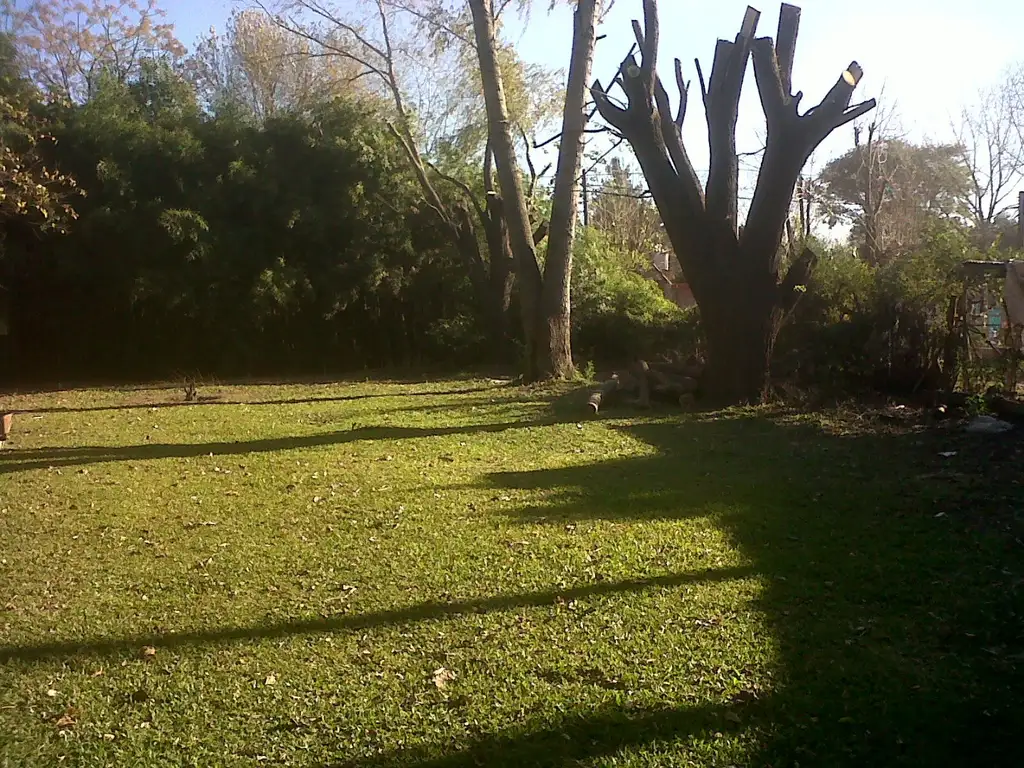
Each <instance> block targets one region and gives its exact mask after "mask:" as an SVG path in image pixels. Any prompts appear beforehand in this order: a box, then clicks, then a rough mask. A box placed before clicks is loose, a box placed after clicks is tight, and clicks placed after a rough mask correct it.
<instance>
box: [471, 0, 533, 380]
mask: <svg viewBox="0 0 1024 768" xmlns="http://www.w3.org/2000/svg"><path fill="white" fill-rule="evenodd" d="M469 6H470V9H471V11H472V13H473V31H474V33H475V37H476V48H477V57H478V59H479V62H480V78H481V81H482V83H483V90H484V102H485V105H486V109H487V124H488V127H489V135H490V141H491V149H492V151H493V152H494V162H495V165H496V167H497V172H498V187H499V189H500V190H501V198H502V208H503V212H504V215H505V222H506V224H507V226H508V239H509V244H510V245H511V248H512V255H513V257H514V259H515V269H516V274H517V276H518V278H519V293H520V299H521V302H522V316H523V323H524V328H523V331H524V339H525V340H526V342H527V346H528V347H534V340H535V339H536V318H537V317H538V316H539V312H540V305H541V289H542V282H543V278H542V277H541V273H540V267H539V266H538V265H537V254H536V251H535V250H534V244H533V231H532V228H531V226H530V216H529V212H528V211H527V207H526V196H525V194H524V192H523V183H522V176H521V174H520V173H519V164H518V163H517V162H516V152H515V144H514V141H513V138H512V127H511V123H510V120H509V115H508V105H507V104H506V101H505V87H504V83H503V82H502V78H501V69H500V67H499V66H498V59H497V53H496V50H495V44H496V40H495V35H496V33H495V29H494V13H493V7H492V2H491V0H470V2H469ZM528 352H529V356H528V358H527V360H528V363H527V371H526V374H527V376H528V377H529V378H533V377H534V376H535V375H536V374H537V371H536V369H535V364H534V352H533V349H532V348H531V349H529V350H528Z"/></svg>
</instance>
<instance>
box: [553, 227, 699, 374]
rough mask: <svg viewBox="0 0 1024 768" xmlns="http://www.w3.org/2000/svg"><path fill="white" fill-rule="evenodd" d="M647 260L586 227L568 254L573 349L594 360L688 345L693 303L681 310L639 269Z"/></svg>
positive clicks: (691, 345) (694, 326)
mask: <svg viewBox="0 0 1024 768" xmlns="http://www.w3.org/2000/svg"><path fill="white" fill-rule="evenodd" d="M648 265H649V262H647V260H646V257H645V256H644V255H643V254H639V253H630V252H624V251H621V250H619V249H617V248H614V247H613V246H611V245H610V243H609V241H608V239H607V237H605V235H603V234H602V233H601V232H599V231H596V230H593V229H587V230H584V231H583V232H582V233H581V235H580V237H579V238H578V239H577V243H576V249H575V252H574V254H573V276H572V318H573V320H572V325H573V350H574V352H575V353H576V355H577V357H578V358H581V359H585V360H589V361H594V362H595V363H598V364H612V365H615V364H621V363H623V362H626V361H628V360H630V359H632V358H633V357H637V356H639V357H653V356H655V355H657V354H658V353H660V352H664V351H667V350H683V351H687V352H689V351H692V350H694V349H695V348H696V346H697V344H698V339H699V323H698V319H697V312H696V309H691V310H683V309H680V308H679V307H677V306H676V305H675V304H673V303H672V302H671V301H669V300H668V299H666V298H665V296H664V294H663V293H662V291H661V288H660V287H659V286H658V284H657V283H656V282H655V281H654V280H652V279H650V278H649V277H645V276H644V275H642V274H641V271H642V270H644V269H645V268H647V267H648Z"/></svg>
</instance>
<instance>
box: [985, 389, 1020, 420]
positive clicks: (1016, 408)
mask: <svg viewBox="0 0 1024 768" xmlns="http://www.w3.org/2000/svg"><path fill="white" fill-rule="evenodd" d="M985 404H986V405H987V406H988V407H989V409H991V411H992V413H994V414H996V415H997V416H998V417H999V418H1001V419H1004V420H1006V421H1014V422H1017V423H1020V422H1024V403H1022V402H1020V401H1019V400H1011V399H1010V398H1008V397H1003V396H1002V395H996V394H991V395H988V396H986V397H985Z"/></svg>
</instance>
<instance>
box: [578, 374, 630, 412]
mask: <svg viewBox="0 0 1024 768" xmlns="http://www.w3.org/2000/svg"><path fill="white" fill-rule="evenodd" d="M621 388H622V380H621V379H620V378H619V374H617V373H614V374H612V377H611V378H610V379H608V381H606V382H604V383H602V384H601V386H600V387H598V388H597V389H595V390H594V391H593V392H591V393H590V397H588V398H587V407H588V408H590V410H591V411H593V412H594V413H595V414H596V413H597V412H598V411H600V410H601V403H602V402H603V401H604V400H605V399H607V398H610V397H611V396H612V395H614V394H616V393H617V392H618V391H619V390H620V389H621Z"/></svg>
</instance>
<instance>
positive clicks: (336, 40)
mask: <svg viewBox="0 0 1024 768" xmlns="http://www.w3.org/2000/svg"><path fill="white" fill-rule="evenodd" d="M358 11H362V12H364V13H363V16H365V17H366V18H362V19H361V20H357V19H356V18H354V17H353V14H355V13H356V12H358ZM410 14H411V15H412V18H414V19H419V20H425V21H426V22H427V23H428V25H429V26H432V27H437V26H438V25H444V28H445V30H446V31H447V32H450V33H451V34H453V35H454V36H455V38H456V39H457V40H459V41H460V42H463V43H465V42H466V41H467V38H465V35H464V34H463V33H462V32H461V31H460V30H459V29H457V28H456V24H458V23H461V22H460V19H459V18H458V16H457V15H456V16H455V22H454V23H453V24H449V23H448V20H449V14H448V13H447V12H446V11H445V9H444V8H441V7H439V6H434V5H433V4H432V3H414V2H408V1H405V0H403V2H393V1H392V0H360V2H358V3H356V4H354V5H350V6H348V7H347V8H346V11H345V12H342V11H341V10H340V9H337V8H333V7H332V6H330V5H328V4H326V3H323V2H321V0H283V2H281V3H279V4H278V6H276V10H275V12H274V13H273V14H272V15H271V18H273V20H274V22H275V23H276V24H277V25H278V26H280V27H281V28H282V29H285V30H287V31H289V32H291V33H293V34H295V35H297V36H299V37H302V38H304V39H306V40H309V41H310V42H312V43H314V44H315V45H316V46H317V47H318V48H319V50H320V53H319V54H317V55H327V56H335V57H340V58H343V59H347V60H348V61H351V62H353V63H355V64H356V65H357V66H358V67H359V75H360V76H361V77H365V78H366V80H367V81H369V82H370V83H372V84H374V86H375V87H377V88H379V89H380V90H381V92H382V93H384V94H385V95H386V97H387V99H388V100H389V101H390V102H391V113H392V119H391V120H390V121H389V123H388V126H389V129H390V130H391V132H392V134H393V135H394V137H395V139H396V140H397V141H398V143H399V144H400V146H401V147H402V149H403V151H404V152H405V155H406V157H407V159H408V161H409V164H410V166H411V168H412V170H413V172H414V174H415V176H416V178H417V180H418V182H419V184H420V187H421V189H422V192H423V195H424V204H425V207H426V208H427V209H428V210H430V211H431V212H433V213H434V214H435V215H436V216H437V218H438V219H439V220H440V221H441V223H442V225H443V226H444V227H445V228H446V229H447V230H448V231H449V232H450V236H451V238H452V241H453V242H454V243H455V244H456V247H457V248H458V249H459V252H460V253H461V254H462V257H463V261H464V264H465V265H466V269H467V271H468V274H469V275H470V277H471V280H472V283H473V285H474V290H475V292H476V294H477V296H478V301H479V305H480V307H481V312H482V315H483V316H484V317H485V318H488V320H489V324H490V328H491V334H492V336H493V338H494V341H495V347H496V348H498V349H501V348H504V347H505V346H506V345H505V344H504V338H505V336H506V334H507V332H508V331H509V325H510V321H509V316H510V310H511V297H512V284H513V274H514V272H513V259H512V250H511V246H510V243H509V238H508V234H507V226H506V216H507V206H506V205H505V204H504V202H503V200H502V198H501V196H500V195H497V194H494V189H493V186H492V183H491V173H490V169H491V163H492V159H493V154H492V152H491V151H490V148H488V149H487V150H485V151H484V152H483V153H482V155H483V157H482V159H481V162H482V165H483V170H484V173H483V191H484V194H483V196H481V195H478V194H477V193H476V192H475V191H474V190H473V188H472V187H471V186H470V184H469V183H467V181H466V180H464V179H460V178H458V177H456V176H453V175H452V174H451V173H447V172H444V171H443V170H442V169H439V168H437V167H436V166H435V165H434V164H433V163H431V162H430V161H429V159H428V158H427V157H425V156H424V150H423V137H422V133H421V131H420V130H419V124H418V115H417V114H416V113H415V111H414V110H413V109H412V108H411V107H410V105H409V93H408V90H407V87H406V84H405V82H404V81H403V74H406V73H405V72H404V71H403V64H408V63H409V60H410V59H411V60H413V61H414V62H415V61H417V60H422V59H423V58H424V57H425V56H426V54H427V53H428V52H429V50H431V48H430V46H428V45H427V43H433V42H434V41H432V40H429V39H428V37H429V36H427V35H419V34H418V31H417V30H416V29H410V25H409V24H408V23H405V22H406V21H407V19H406V17H407V16H408V15H410ZM314 19H315V20H318V22H317V23H315V24H314V23H312V20H314ZM424 40H426V42H424ZM524 103H528V100H527V101H526V102H524ZM438 179H443V180H445V181H446V182H448V183H451V184H452V185H454V186H455V188H456V189H457V190H458V194H459V197H460V198H461V199H458V198H457V199H455V200H454V201H453V200H452V199H451V198H450V197H449V196H448V195H445V194H443V189H441V188H440V187H439V185H438V184H437V183H436V182H437V180H438ZM479 232H482V234H483V236H482V237H480V236H479V234H478V233H479ZM545 232H546V226H543V225H542V226H539V227H538V228H537V231H536V232H533V233H532V234H531V237H536V238H537V239H538V240H540V239H542V238H543V236H544V234H545ZM481 241H482V242H483V244H484V248H483V249H481ZM485 251H486V258H485V255H484V252H485Z"/></svg>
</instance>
